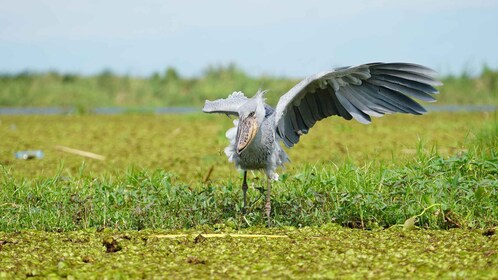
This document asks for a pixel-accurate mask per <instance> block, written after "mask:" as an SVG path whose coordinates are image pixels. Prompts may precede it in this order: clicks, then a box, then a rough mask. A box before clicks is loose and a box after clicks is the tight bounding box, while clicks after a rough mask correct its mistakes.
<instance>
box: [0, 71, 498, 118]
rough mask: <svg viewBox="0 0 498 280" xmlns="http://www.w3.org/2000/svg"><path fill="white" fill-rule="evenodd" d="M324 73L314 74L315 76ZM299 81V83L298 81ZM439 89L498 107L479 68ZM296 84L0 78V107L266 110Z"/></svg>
mask: <svg viewBox="0 0 498 280" xmlns="http://www.w3.org/2000/svg"><path fill="white" fill-rule="evenodd" d="M322 70H326V69H317V72H319V71H322ZM303 78H304V77H303ZM441 79H442V81H443V83H444V87H441V88H440V91H441V94H440V95H439V96H437V98H438V103H437V104H464V105H468V104H480V105H483V104H488V105H498V95H497V92H498V71H496V70H493V69H490V68H488V67H484V68H483V70H482V71H481V74H480V75H478V76H477V77H470V76H468V75H466V74H465V73H464V74H462V75H460V76H447V77H442V78H441ZM299 80H300V79H289V78H282V77H271V76H259V77H251V76H249V75H247V74H246V73H245V72H244V71H242V70H241V69H239V68H237V67H236V66H235V65H229V66H227V67H210V68H207V69H206V70H205V71H204V73H203V75H201V76H200V77H196V78H182V77H181V76H180V75H179V74H178V73H177V72H176V71H175V70H174V69H172V68H169V69H167V70H166V71H165V73H156V74H153V75H152V76H150V77H130V76H119V75H115V74H113V73H112V72H110V71H103V72H102V73H100V74H98V75H93V76H80V75H76V74H70V73H62V74H61V73H57V72H46V73H33V72H23V73H18V74H3V75H1V76H0V106H10V107H23V106H30V107H47V106H57V107H70V108H73V107H75V108H76V110H77V112H80V113H85V112H88V111H91V109H92V108H95V107H108V106H110V107H116V106H119V107H131V108H132V109H133V108H137V107H138V108H153V107H161V106H198V107H200V106H202V104H203V103H204V100H205V99H216V98H221V97H223V98H225V97H226V96H227V95H228V94H230V93H232V92H233V91H234V90H241V91H244V92H245V93H247V95H249V96H251V95H253V94H254V93H255V92H256V91H257V89H258V88H260V87H262V88H264V89H270V92H269V93H268V94H267V95H266V97H267V98H268V101H269V103H270V104H276V102H277V100H278V98H279V97H280V95H282V94H283V93H285V92H287V91H288V90H289V89H290V88H291V87H292V86H294V85H295V84H296V83H297V82H298V81H299Z"/></svg>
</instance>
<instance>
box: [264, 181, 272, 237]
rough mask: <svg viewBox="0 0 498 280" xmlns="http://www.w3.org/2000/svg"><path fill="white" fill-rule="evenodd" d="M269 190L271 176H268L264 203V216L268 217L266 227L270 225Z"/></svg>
mask: <svg viewBox="0 0 498 280" xmlns="http://www.w3.org/2000/svg"><path fill="white" fill-rule="evenodd" d="M270 190H271V178H270V177H268V186H267V190H266V204H265V210H266V217H267V219H268V227H271V221H270V213H271V196H270Z"/></svg>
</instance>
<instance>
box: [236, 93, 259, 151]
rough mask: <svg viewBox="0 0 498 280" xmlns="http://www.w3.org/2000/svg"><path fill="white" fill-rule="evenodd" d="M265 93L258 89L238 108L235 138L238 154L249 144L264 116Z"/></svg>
mask: <svg viewBox="0 0 498 280" xmlns="http://www.w3.org/2000/svg"><path fill="white" fill-rule="evenodd" d="M265 93H266V91H262V90H258V92H257V93H256V95H254V97H252V98H250V99H248V100H247V101H246V102H245V103H244V104H243V105H242V106H240V108H239V109H238V113H239V126H238V129H237V136H236V139H235V141H236V143H237V153H238V154H240V153H241V152H242V151H243V150H244V149H245V148H246V147H247V146H249V144H251V142H252V141H253V140H254V137H256V134H257V133H258V130H259V128H260V127H261V123H262V122H263V120H264V118H265V100H264V94H265Z"/></svg>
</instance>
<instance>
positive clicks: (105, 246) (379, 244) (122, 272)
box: [0, 225, 498, 279]
mask: <svg viewBox="0 0 498 280" xmlns="http://www.w3.org/2000/svg"><path fill="white" fill-rule="evenodd" d="M220 231H223V232H228V233H229V234H237V233H245V234H254V233H256V234H269V235H275V234H278V235H284V237H283V238H265V237H263V238H255V237H252V238H251V237H247V238H242V237H234V236H227V237H223V238H209V237H208V238H203V237H202V236H199V235H198V234H199V233H203V234H204V233H213V232H214V233H217V232H220ZM176 233H178V232H172V231H151V230H144V231H119V232H118V231H111V230H104V231H102V232H96V231H95V230H87V231H79V232H64V233H47V232H40V231H21V232H15V233H2V232H0V260H1V263H2V265H1V266H0V279H12V278H20V279H24V278H27V277H43V278H49V279H59V278H68V279H128V278H131V279H142V278H146V279H151V278H154V279H163V278H164V279H207V278H214V279H227V278H228V279H247V278H257V279H270V278H279V279H280V278H284V279H286V278H292V279H294V278H302V279H310V278H325V279H335V278H348V279H349V278H352V279H358V278H360V279H363V278H369V279H370V278H372V279H496V278H497V277H498V270H497V269H496V267H497V266H498V253H497V249H496V248H498V235H496V234H493V232H492V231H462V230H449V231H434V230H425V231H406V230H400V229H395V228H394V229H389V230H382V231H362V230H353V229H344V228H339V227H336V226H334V225H324V226H321V227H318V228H301V229H295V228H288V227H287V228H274V229H264V228H251V229H246V230H242V231H233V230H227V229H223V230H212V229H206V228H197V229H192V230H188V231H182V232H181V233H187V234H190V235H189V236H187V237H178V238H168V235H167V234H176ZM285 236H288V237H285Z"/></svg>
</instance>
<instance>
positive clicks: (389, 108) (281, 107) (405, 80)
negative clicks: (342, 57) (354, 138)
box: [275, 63, 442, 147]
mask: <svg viewBox="0 0 498 280" xmlns="http://www.w3.org/2000/svg"><path fill="white" fill-rule="evenodd" d="M435 76H436V72H435V71H433V70H432V69H430V68H427V67H425V66H421V65H417V64H410V63H370V64H363V65H359V66H356V67H340V68H336V69H333V70H332V71H328V72H320V73H317V74H315V75H312V76H310V77H308V78H306V79H304V80H302V81H301V82H299V83H298V84H297V85H296V86H294V87H293V88H291V89H290V90H289V91H288V92H287V93H286V94H284V95H283V96H282V97H281V98H280V100H279V102H278V104H277V107H276V109H275V126H276V129H277V133H278V134H279V135H280V137H281V138H282V139H284V143H285V145H286V146H288V147H291V146H293V145H294V144H296V143H298V141H299V138H300V136H301V135H302V134H304V133H307V132H308V131H309V129H310V128H311V127H313V125H314V124H315V123H316V122H317V121H319V120H321V119H323V118H326V117H329V116H333V115H337V116H340V117H342V118H344V119H346V120H350V119H352V118H354V119H355V120H357V121H359V122H361V123H370V122H371V117H372V116H373V117H380V116H383V115H385V114H392V113H409V114H415V115H420V114H423V113H425V112H426V110H425V109H424V107H422V106H421V105H420V104H419V103H417V102H416V101H415V100H413V99H412V98H416V99H419V100H422V101H427V102H433V101H435V98H434V97H433V95H434V94H437V93H438V91H437V89H436V88H435V86H440V85H442V84H441V82H440V81H438V80H437V79H436V78H435ZM287 119H289V121H288V120H287ZM287 134H289V135H287Z"/></svg>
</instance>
